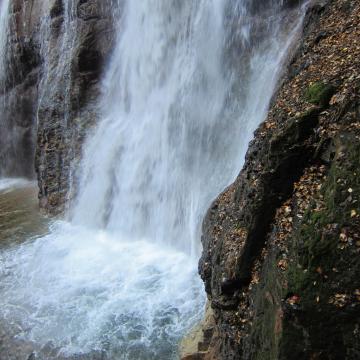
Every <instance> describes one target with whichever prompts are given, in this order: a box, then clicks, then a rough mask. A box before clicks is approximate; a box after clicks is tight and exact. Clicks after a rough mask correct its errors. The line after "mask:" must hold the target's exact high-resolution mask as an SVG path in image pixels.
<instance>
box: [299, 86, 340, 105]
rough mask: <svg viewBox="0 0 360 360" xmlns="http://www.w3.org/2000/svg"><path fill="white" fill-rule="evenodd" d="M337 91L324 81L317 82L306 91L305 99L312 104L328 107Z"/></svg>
mask: <svg viewBox="0 0 360 360" xmlns="http://www.w3.org/2000/svg"><path fill="white" fill-rule="evenodd" d="M335 91H336V89H335V87H334V86H333V85H330V84H326V83H324V82H322V81H319V82H316V83H314V84H312V85H310V87H309V88H308V89H307V90H306V92H305V99H306V101H308V102H309V103H311V104H314V105H320V106H327V105H328V104H329V101H330V99H331V97H332V96H333V95H334V93H335Z"/></svg>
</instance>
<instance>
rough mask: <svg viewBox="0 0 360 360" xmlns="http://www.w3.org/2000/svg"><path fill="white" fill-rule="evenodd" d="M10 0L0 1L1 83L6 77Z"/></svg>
mask: <svg viewBox="0 0 360 360" xmlns="http://www.w3.org/2000/svg"><path fill="white" fill-rule="evenodd" d="M9 3H10V0H1V2H0V84H1V86H2V84H3V81H4V78H5V70H6V55H7V48H8V47H7V39H8V36H7V35H8V22H9V16H8V13H9Z"/></svg>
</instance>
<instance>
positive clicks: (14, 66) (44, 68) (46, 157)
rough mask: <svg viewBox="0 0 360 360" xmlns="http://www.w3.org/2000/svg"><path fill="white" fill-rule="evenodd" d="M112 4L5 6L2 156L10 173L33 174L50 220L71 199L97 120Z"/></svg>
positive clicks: (90, 0) (31, 0)
mask: <svg viewBox="0 0 360 360" xmlns="http://www.w3.org/2000/svg"><path fill="white" fill-rule="evenodd" d="M116 4H117V2H112V1H111V0H109V1H102V0H85V1H84V0H72V1H63V0H49V1H46V2H42V1H35V0H25V1H23V0H14V1H11V2H10V14H11V15H10V21H9V26H10V34H11V36H10V41H9V42H10V46H9V49H10V55H9V56H8V61H7V64H8V65H7V66H8V68H9V70H8V71H7V73H8V74H9V76H8V78H7V80H6V86H5V88H4V90H3V92H4V93H5V96H6V101H7V106H6V107H5V108H6V109H7V112H8V113H7V114H5V116H4V117H5V119H7V122H8V125H7V128H8V131H9V134H10V135H9V137H10V138H11V141H10V142H9V141H7V140H8V139H6V143H7V144H12V145H11V146H10V148H9V149H8V150H7V151H6V152H2V153H1V154H4V157H6V158H7V159H8V165H7V166H6V168H7V169H8V170H7V173H8V175H16V176H19V175H20V176H27V177H33V176H34V175H35V174H34V168H35V170H36V173H37V177H38V182H39V189H40V193H39V198H40V206H41V207H42V208H43V209H45V210H46V211H47V212H48V213H51V214H58V213H61V212H63V210H64V207H65V204H66V202H67V200H69V198H70V197H71V190H72V185H73V184H72V179H73V177H72V171H73V169H74V168H76V167H75V166H73V165H74V163H76V161H77V158H78V157H79V154H80V148H81V144H82V142H83V139H84V135H85V134H84V130H85V129H87V130H89V128H90V127H91V125H92V124H93V123H94V121H95V119H96V116H97V105H98V102H97V100H98V97H99V95H100V86H99V81H100V78H101V74H102V69H103V65H104V63H105V61H106V59H107V57H108V55H109V53H110V50H111V49H112V42H113V38H114V34H115V31H114V28H113V24H114V22H113V16H117V15H118V12H117V11H116V10H117V6H116ZM15 135H16V136H15ZM2 139H3V137H2ZM8 146H9V145H8ZM15 159H16V161H15ZM34 159H35V166H34Z"/></svg>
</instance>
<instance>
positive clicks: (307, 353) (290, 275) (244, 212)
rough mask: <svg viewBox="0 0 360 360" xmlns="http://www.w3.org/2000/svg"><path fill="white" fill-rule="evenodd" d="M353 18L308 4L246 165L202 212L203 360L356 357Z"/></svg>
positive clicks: (359, 8) (335, 6) (338, 0)
mask: <svg viewBox="0 0 360 360" xmlns="http://www.w3.org/2000/svg"><path fill="white" fill-rule="evenodd" d="M348 3H349V4H350V5H349V4H348ZM344 6H345V7H346V8H347V9H350V10H347V11H349V12H348V18H347V19H346V20H345V19H344V18H343V17H342V15H341V16H340V15H339V14H340V13H341V14H342V10H341V9H342V8H343V7H344ZM359 16H360V4H356V2H353V1H350V2H347V1H343V0H333V1H332V2H328V3H326V2H324V3H321V4H319V3H317V4H315V5H314V7H312V8H310V10H309V11H308V15H307V17H306V21H305V29H304V35H303V38H302V41H301V43H300V44H299V47H298V50H297V51H296V52H295V53H294V58H293V60H292V61H291V65H290V66H289V70H288V73H287V74H286V75H285V76H284V79H283V84H282V86H281V87H280V89H279V92H278V94H277V95H276V97H275V98H274V100H273V105H272V107H271V109H270V112H269V115H268V118H267V120H266V121H265V122H264V123H263V124H262V125H261V126H260V127H259V129H258V130H257V131H256V132H255V138H254V140H253V141H252V142H251V143H250V146H249V150H248V152H247V155H246V161H245V165H244V168H243V170H242V171H241V173H240V174H239V176H238V178H237V179H236V181H235V182H234V183H233V184H232V185H230V186H229V187H228V188H227V189H226V190H225V191H224V192H223V193H222V194H220V195H219V196H218V198H217V199H216V200H215V201H214V203H213V204H212V206H211V208H210V209H209V211H208V213H207V216H206V218H205V220H204V223H203V236H202V243H203V254H202V257H201V259H200V262H199V273H200V275H201V277H202V279H203V280H204V283H205V289H206V292H207V293H208V297H209V301H210V303H211V306H212V308H213V310H214V319H215V328H214V334H216V336H213V338H212V341H211V342H210V347H209V349H208V352H207V355H206V356H205V359H212V358H214V359H242V360H243V359H260V358H264V359H304V358H308V359H340V358H343V359H356V358H358V356H359V354H360V346H359V344H360V341H359V335H358V334H359V330H358V325H357V322H356V319H357V318H358V317H359V309H360V308H359V306H358V300H356V299H357V298H356V297H357V295H356V294H358V293H359V290H358V289H359V288H360V283H359V280H358V279H357V278H356V276H355V273H356V272H358V271H359V270H358V263H356V261H355V259H356V258H357V256H358V253H359V249H358V247H356V243H357V242H356V238H357V237H358V236H359V234H360V225H359V214H360V209H358V206H359V203H358V200H357V198H354V193H355V192H356V190H354V189H356V188H357V187H358V186H359V185H358V180H356V176H357V178H358V171H359V167H360V164H358V161H359V155H356V154H358V151H359V150H358V144H359V140H360V126H359V122H360V121H359V117H358V111H357V109H358V106H359V105H358V104H359V101H360V98H359V96H360V94H359V89H360V87H359V86H358V80H356V79H358V78H359V71H358V69H359V68H360V67H359V64H358V62H359V61H358V60H355V59H358V58H359V57H360V54H359V48H358V47H357V46H356V38H357V34H358V33H359V31H360V30H359V22H358V19H359ZM339 26H340V27H341V28H342V29H343V30H344V31H346V35H344V34H343V33H339V32H338V28H339ZM342 53H346V56H347V58H346V60H345V59H344V56H343V55H342ZM350 169H352V170H350ZM359 244H360V241H359ZM355 298H356V299H355Z"/></svg>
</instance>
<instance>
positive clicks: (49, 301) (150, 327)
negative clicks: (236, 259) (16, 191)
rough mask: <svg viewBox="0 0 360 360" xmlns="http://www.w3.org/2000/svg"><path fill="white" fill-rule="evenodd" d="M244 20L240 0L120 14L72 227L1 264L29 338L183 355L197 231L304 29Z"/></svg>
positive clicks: (86, 348)
mask: <svg viewBox="0 0 360 360" xmlns="http://www.w3.org/2000/svg"><path fill="white" fill-rule="evenodd" d="M279 3H280V1H279ZM285 15H287V16H285ZM247 16H248V14H247V10H246V6H245V1H244V2H242V1H241V0H239V1H237V2H235V1H229V2H227V1H223V0H206V1H205V0H198V1H179V0H146V1H145V0H141V1H140V0H138V1H135V0H128V1H126V2H125V7H124V14H123V16H122V18H121V21H119V30H118V33H119V35H118V39H117V42H116V48H115V50H114V53H113V56H112V59H111V61H110V63H109V68H108V71H107V73H106V76H105V79H104V84H103V100H102V104H101V107H102V113H103V117H102V119H100V121H99V124H98V126H97V127H96V129H94V131H93V134H91V136H89V138H88V141H87V143H86V144H85V146H84V149H85V152H84V159H83V162H82V174H81V177H80V180H79V190H80V192H79V196H78V198H77V200H76V203H75V204H74V207H73V209H72V221H71V223H66V222H57V223H55V224H54V225H53V226H52V229H51V232H50V234H49V235H47V236H45V237H42V238H39V239H37V240H36V241H32V242H28V243H25V244H24V245H22V246H20V247H17V248H14V249H13V250H12V251H11V252H5V253H1V254H0V264H1V273H0V278H1V285H0V293H1V294H2V296H1V298H0V309H1V310H0V312H1V315H2V317H4V318H5V319H7V321H8V322H10V323H12V324H16V326H18V327H19V329H20V330H19V336H20V337H22V338H24V339H28V340H31V341H34V342H35V343H38V344H40V345H45V344H47V343H48V342H49V341H50V342H51V343H52V345H53V346H54V347H56V348H58V349H59V351H60V352H61V353H64V354H68V355H69V354H75V353H87V352H90V351H92V350H100V351H102V350H103V351H105V352H106V353H107V355H108V356H109V358H111V359H137V360H138V359H170V358H172V357H176V343H177V341H178V339H179V338H180V337H181V336H182V335H183V334H184V332H185V331H186V330H187V329H189V327H190V326H191V325H192V324H193V323H194V322H195V321H196V320H197V319H198V318H199V316H201V311H202V309H203V305H204V294H203V288H202V284H201V281H200V279H198V277H197V275H196V272H197V257H198V255H199V250H200V225H201V220H202V218H203V216H204V214H205V211H206V209H207V208H208V206H209V204H210V202H211V200H212V199H213V198H214V197H215V196H216V195H217V194H218V193H219V192H220V191H221V190H222V189H223V188H224V187H225V186H226V185H228V184H229V183H230V182H231V181H232V180H234V178H235V176H236V174H237V173H238V172H239V170H240V168H241V166H242V163H243V159H244V154H245V150H246V147H247V144H248V141H249V140H250V139H251V137H252V132H253V131H254V129H255V128H256V127H257V125H258V124H259V123H260V122H261V121H262V120H263V119H264V117H265V115H266V111H267V108H268V105H269V101H270V98H271V96H272V93H273V91H274V87H275V85H276V81H277V79H278V77H279V71H280V69H281V64H282V62H283V61H284V57H285V55H286V53H287V51H288V46H289V45H290V43H291V41H292V40H293V37H294V36H295V33H296V30H297V29H298V27H299V26H300V23H301V16H300V15H299V13H297V12H295V11H294V12H293V13H292V14H285V13H284V12H281V11H280V10H279V8H278V7H275V5H274V8H273V9H272V11H270V12H269V13H266V14H263V17H264V18H262V19H259V18H252V19H250V20H249V18H247ZM259 20H260V22H262V34H261V36H260V35H259V34H257V31H258V30H259V29H257V27H256V26H257V25H256V24H254V23H252V21H259ZM290 20H292V21H290ZM264 26H265V28H266V29H267V30H266V31H265V32H264V31H263V30H264V29H263V28H264ZM234 29H236V32H235V33H233V32H234ZM259 31H260V30H259ZM254 33H255V35H259V37H256V36H255V35H254ZM234 48H235V49H237V48H239V49H243V51H244V53H240V54H239V55H238V57H237V56H234V55H233V54H234V51H233V49H234ZM245 51H246V54H245ZM231 54H232V55H231Z"/></svg>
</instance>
